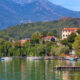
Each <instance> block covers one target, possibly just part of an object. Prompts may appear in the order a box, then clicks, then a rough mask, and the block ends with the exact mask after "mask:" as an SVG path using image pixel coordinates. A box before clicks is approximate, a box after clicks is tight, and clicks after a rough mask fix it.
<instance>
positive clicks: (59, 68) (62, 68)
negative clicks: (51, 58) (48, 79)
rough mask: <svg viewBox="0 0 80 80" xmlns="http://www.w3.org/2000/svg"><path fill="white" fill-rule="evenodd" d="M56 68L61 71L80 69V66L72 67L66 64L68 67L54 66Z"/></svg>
mask: <svg viewBox="0 0 80 80" xmlns="http://www.w3.org/2000/svg"><path fill="white" fill-rule="evenodd" d="M53 69H55V70H61V71H67V70H68V71H80V67H72V66H66V67H54V68H53Z"/></svg>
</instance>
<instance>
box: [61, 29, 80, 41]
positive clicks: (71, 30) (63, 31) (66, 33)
mask: <svg viewBox="0 0 80 80" xmlns="http://www.w3.org/2000/svg"><path fill="white" fill-rule="evenodd" d="M78 29H80V28H64V29H63V30H62V40H63V39H66V38H67V37H68V36H69V35H70V34H71V33H76V34H78V33H77V30H78Z"/></svg>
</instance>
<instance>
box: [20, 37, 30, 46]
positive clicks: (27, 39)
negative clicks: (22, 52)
mask: <svg viewBox="0 0 80 80" xmlns="http://www.w3.org/2000/svg"><path fill="white" fill-rule="evenodd" d="M28 41H30V38H25V39H22V40H20V45H21V46H23V45H24V43H25V42H28Z"/></svg>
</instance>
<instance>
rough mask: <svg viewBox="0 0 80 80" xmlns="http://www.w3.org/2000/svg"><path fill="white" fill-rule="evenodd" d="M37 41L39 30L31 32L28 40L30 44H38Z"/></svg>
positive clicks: (38, 39)
mask: <svg viewBox="0 0 80 80" xmlns="http://www.w3.org/2000/svg"><path fill="white" fill-rule="evenodd" d="M39 41H40V33H39V32H35V33H33V34H32V36H31V40H30V42H31V44H32V45H35V44H39Z"/></svg>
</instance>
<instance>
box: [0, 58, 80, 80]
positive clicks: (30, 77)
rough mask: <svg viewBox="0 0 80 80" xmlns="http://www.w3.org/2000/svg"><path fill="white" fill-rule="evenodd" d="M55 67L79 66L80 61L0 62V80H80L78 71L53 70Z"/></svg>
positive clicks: (12, 60)
mask: <svg viewBox="0 0 80 80" xmlns="http://www.w3.org/2000/svg"><path fill="white" fill-rule="evenodd" d="M55 66H80V61H77V62H76V61H74V62H73V61H71V62H70V61H61V60H32V61H30V60H27V59H25V58H22V59H20V58H14V59H11V60H6V61H0V80H80V71H58V70H53V67H55Z"/></svg>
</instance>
